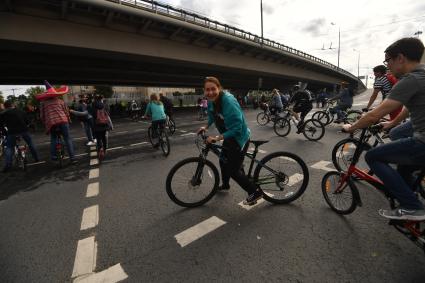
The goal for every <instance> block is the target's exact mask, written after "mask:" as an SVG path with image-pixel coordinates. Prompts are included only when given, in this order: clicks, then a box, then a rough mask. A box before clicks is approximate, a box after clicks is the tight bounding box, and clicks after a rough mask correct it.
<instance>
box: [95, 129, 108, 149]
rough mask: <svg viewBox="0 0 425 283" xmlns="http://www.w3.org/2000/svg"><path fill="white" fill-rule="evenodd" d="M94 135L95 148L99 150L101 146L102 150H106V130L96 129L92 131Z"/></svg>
mask: <svg viewBox="0 0 425 283" xmlns="http://www.w3.org/2000/svg"><path fill="white" fill-rule="evenodd" d="M94 135H95V136H96V140H97V145H96V147H97V150H98V151H99V150H100V149H101V148H102V149H103V152H106V148H107V147H108V141H107V139H106V130H104V131H96V132H94Z"/></svg>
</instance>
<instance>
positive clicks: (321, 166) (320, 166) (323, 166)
mask: <svg viewBox="0 0 425 283" xmlns="http://www.w3.org/2000/svg"><path fill="white" fill-rule="evenodd" d="M329 164H332V162H330V161H324V160H322V161H319V162H317V163H315V164H313V165H311V166H310V167H311V168H314V169H319V170H324V171H333V170H335V169H333V168H329V167H327V166H328V165H329Z"/></svg>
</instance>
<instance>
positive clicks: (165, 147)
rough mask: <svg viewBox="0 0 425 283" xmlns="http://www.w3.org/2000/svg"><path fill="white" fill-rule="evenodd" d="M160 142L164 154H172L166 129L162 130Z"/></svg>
mask: <svg viewBox="0 0 425 283" xmlns="http://www.w3.org/2000/svg"><path fill="white" fill-rule="evenodd" d="M159 138H160V140H159V143H160V145H161V150H162V153H163V154H164V156H168V155H169V154H170V140H169V139H168V135H167V132H166V131H162V132H161V134H160V135H159Z"/></svg>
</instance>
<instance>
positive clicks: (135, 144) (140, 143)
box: [130, 142, 148, 146]
mask: <svg viewBox="0 0 425 283" xmlns="http://www.w3.org/2000/svg"><path fill="white" fill-rule="evenodd" d="M147 143H148V142H138V143H133V144H130V146H138V145H142V144H147Z"/></svg>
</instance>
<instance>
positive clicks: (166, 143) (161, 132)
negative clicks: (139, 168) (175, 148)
mask: <svg viewBox="0 0 425 283" xmlns="http://www.w3.org/2000/svg"><path fill="white" fill-rule="evenodd" d="M148 138H149V142H150V143H151V144H152V146H153V147H154V148H157V147H160V148H161V150H162V153H163V154H164V156H168V155H169V154H170V140H169V139H168V134H167V131H165V128H164V126H161V125H159V126H158V128H157V129H156V133H154V131H153V128H152V125H151V126H149V128H148ZM154 140H157V141H158V142H157V143H154Z"/></svg>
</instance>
